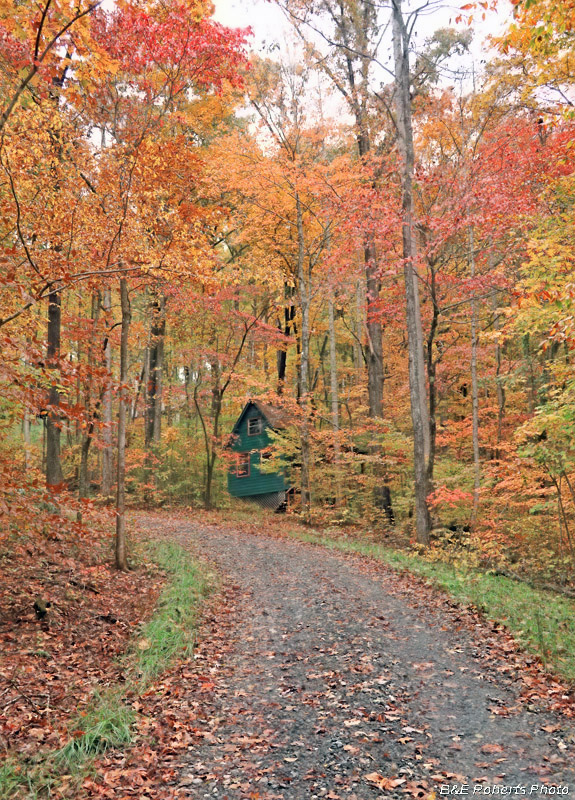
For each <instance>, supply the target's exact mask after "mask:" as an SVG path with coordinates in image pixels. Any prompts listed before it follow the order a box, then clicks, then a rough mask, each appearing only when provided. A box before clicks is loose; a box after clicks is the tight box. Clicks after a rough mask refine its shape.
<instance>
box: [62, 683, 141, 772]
mask: <svg viewBox="0 0 575 800" xmlns="http://www.w3.org/2000/svg"><path fill="white" fill-rule="evenodd" d="M135 719H136V715H135V713H134V711H133V709H132V708H130V706H127V705H125V704H124V702H123V697H122V694H121V693H120V692H118V691H116V692H114V691H110V692H107V693H105V694H103V695H100V694H97V695H95V696H94V698H93V700H92V704H91V706H90V708H89V709H88V711H87V712H85V713H84V714H83V715H82V716H79V717H76V719H75V720H74V725H77V726H78V728H76V730H78V731H82V733H81V734H80V735H77V736H74V737H73V738H72V739H70V741H69V742H67V744H65V745H64V747H62V748H61V749H60V750H57V751H56V752H55V753H54V754H53V760H54V763H55V764H57V766H58V767H61V768H62V769H64V770H66V771H69V770H72V769H74V768H76V767H78V766H81V765H82V764H83V763H84V762H86V761H88V760H89V759H91V758H92V757H93V756H96V755H98V754H99V753H103V752H105V751H106V750H108V749H109V748H111V747H122V746H124V745H128V744H131V742H132V725H133V724H134V722H135Z"/></svg>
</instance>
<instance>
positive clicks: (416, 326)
mask: <svg viewBox="0 0 575 800" xmlns="http://www.w3.org/2000/svg"><path fill="white" fill-rule="evenodd" d="M392 4H393V8H392V16H393V20H392V29H393V51H394V60H395V94H396V107H397V127H398V133H399V143H400V148H401V155H402V158H403V170H402V238H403V258H404V278H405V300H406V321H407V340H408V351H409V394H410V400H411V419H412V423H413V461H414V464H413V467H414V483H415V525H416V537H417V541H418V542H419V543H420V544H423V545H426V546H427V545H429V534H430V530H431V518H430V515H429V509H428V506H427V495H428V481H427V463H428V459H429V449H430V442H429V420H428V410H427V392H426V387H425V369H424V354H423V334H422V325H421V309H420V305H419V285H418V276H417V271H416V267H415V264H414V260H415V236H414V230H413V170H414V160H415V156H414V146H413V130H412V123H411V98H410V76H409V34H408V31H407V29H406V26H405V21H404V19H403V13H402V10H401V0H392Z"/></svg>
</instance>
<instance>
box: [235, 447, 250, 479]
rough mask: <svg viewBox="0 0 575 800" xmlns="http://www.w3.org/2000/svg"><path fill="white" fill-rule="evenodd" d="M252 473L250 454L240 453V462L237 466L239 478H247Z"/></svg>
mask: <svg viewBox="0 0 575 800" xmlns="http://www.w3.org/2000/svg"><path fill="white" fill-rule="evenodd" d="M249 474H250V454H249V453H240V454H239V455H238V464H237V467H236V475H237V477H238V478H247V477H249Z"/></svg>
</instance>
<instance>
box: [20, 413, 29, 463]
mask: <svg viewBox="0 0 575 800" xmlns="http://www.w3.org/2000/svg"><path fill="white" fill-rule="evenodd" d="M22 437H23V439H24V470H25V471H26V472H28V470H29V469H30V412H29V410H28V409H27V408H25V409H24V418H23V420H22Z"/></svg>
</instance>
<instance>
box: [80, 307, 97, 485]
mask: <svg viewBox="0 0 575 800" xmlns="http://www.w3.org/2000/svg"><path fill="white" fill-rule="evenodd" d="M91 316H92V336H91V337H90V340H89V342H88V347H87V351H86V363H87V365H88V367H90V365H91V363H92V359H93V357H94V340H95V336H94V334H95V332H96V325H97V322H98V318H99V316H100V303H99V297H98V295H97V294H93V295H92V315H91ZM84 408H85V409H86V411H88V412H89V413H90V422H89V423H88V427H87V429H86V430H85V431H84V433H83V435H82V445H81V448H80V468H79V470H78V496H79V497H80V498H84V497H88V496H89V484H90V480H89V474H88V456H89V454H90V445H91V444H92V438H93V436H94V428H95V424H96V419H97V418H98V412H99V403H98V402H96V403H95V405H94V409H93V410H92V371H91V369H90V370H89V372H88V379H87V384H86V391H85V395H84Z"/></svg>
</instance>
